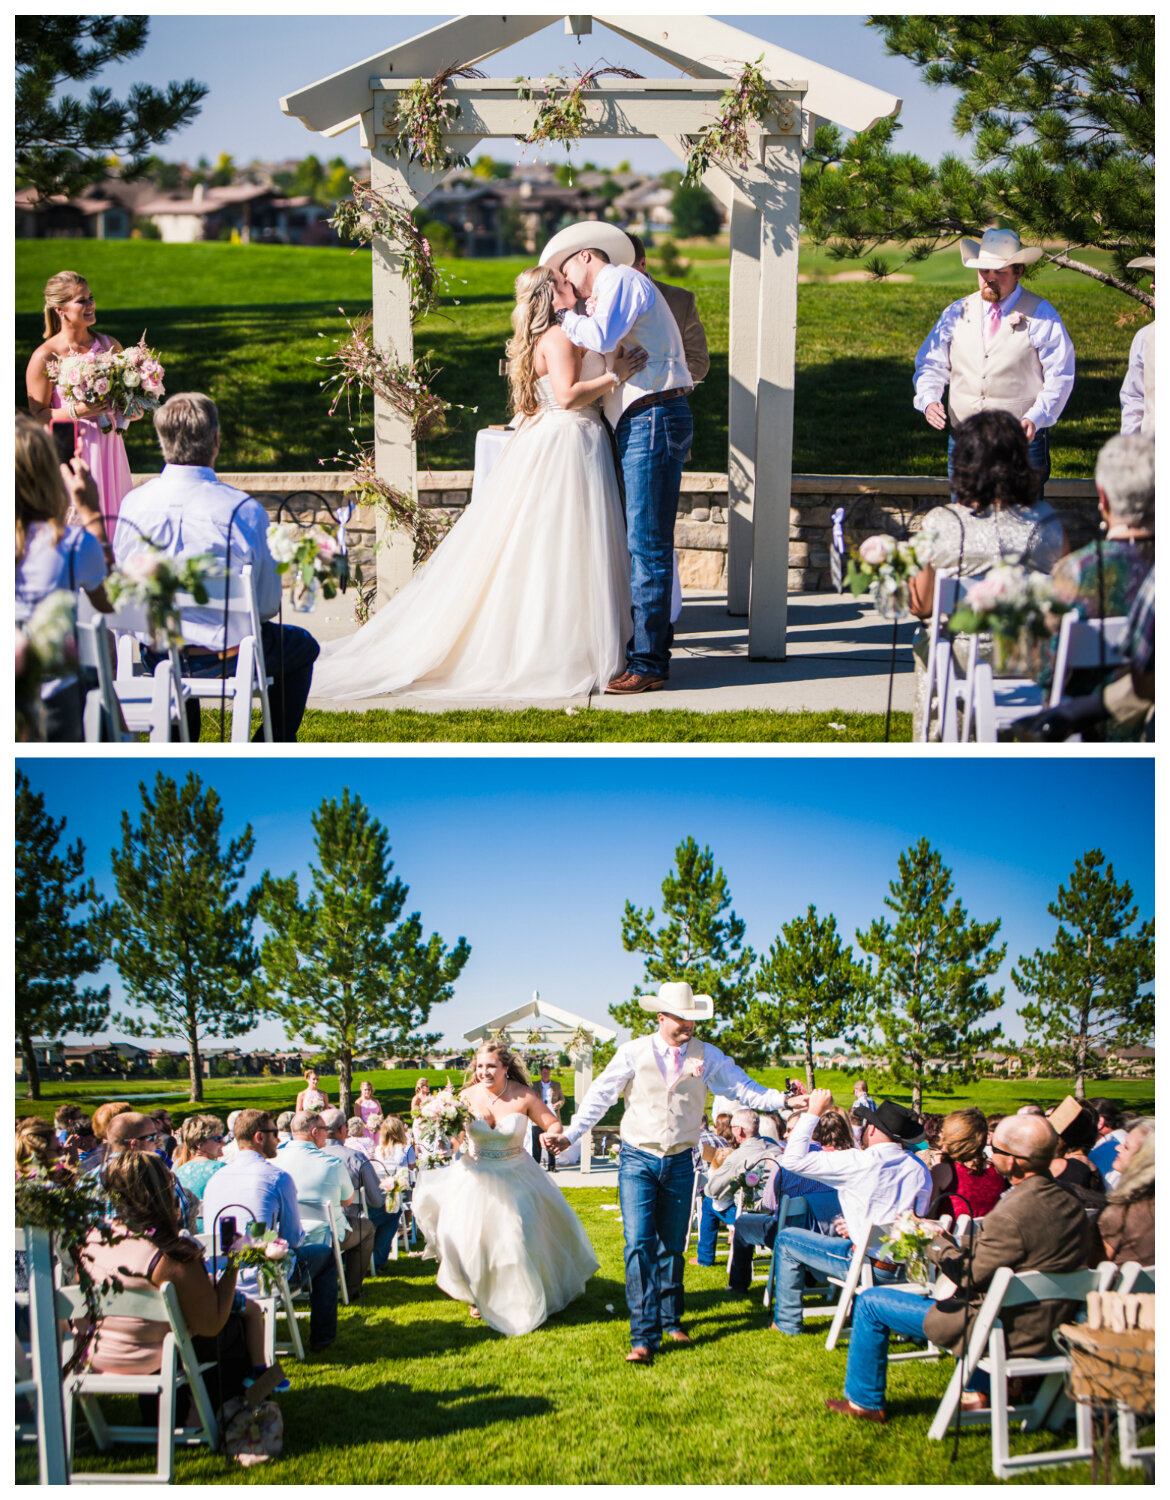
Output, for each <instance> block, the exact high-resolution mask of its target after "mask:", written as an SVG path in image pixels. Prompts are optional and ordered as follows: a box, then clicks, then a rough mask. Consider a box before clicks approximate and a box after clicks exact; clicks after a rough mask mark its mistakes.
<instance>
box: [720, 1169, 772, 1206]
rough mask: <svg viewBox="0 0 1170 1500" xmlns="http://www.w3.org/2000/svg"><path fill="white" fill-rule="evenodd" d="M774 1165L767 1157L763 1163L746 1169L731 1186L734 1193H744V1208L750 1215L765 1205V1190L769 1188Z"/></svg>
mask: <svg viewBox="0 0 1170 1500" xmlns="http://www.w3.org/2000/svg"><path fill="white" fill-rule="evenodd" d="M774 1165H775V1163H773V1162H770V1161H769V1160H768V1159H767V1157H765V1158H764V1160H763V1161H758V1162H756V1163H755V1164H754V1165H753V1166H750V1167H747V1168H745V1170H744V1171H742V1172H740V1174H739V1175H738V1176H737V1177H736V1179H735V1181H734V1182H733V1183H732V1184H731V1190H732V1192H734V1193H738V1192H742V1193H743V1206H744V1209H745V1210H746V1211H747V1212H748V1213H751V1212H753V1211H755V1210H758V1209H759V1208H760V1205H761V1204H762V1203H763V1199H764V1190H765V1189H766V1188H767V1186H768V1181H769V1179H770V1178H771V1175H772V1167H773V1166H774Z"/></svg>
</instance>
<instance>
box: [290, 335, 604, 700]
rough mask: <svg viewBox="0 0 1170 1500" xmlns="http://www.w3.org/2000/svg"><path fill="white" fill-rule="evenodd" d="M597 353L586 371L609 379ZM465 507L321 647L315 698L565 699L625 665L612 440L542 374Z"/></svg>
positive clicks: (592, 415) (593, 414) (591, 412)
mask: <svg viewBox="0 0 1170 1500" xmlns="http://www.w3.org/2000/svg"><path fill="white" fill-rule="evenodd" d="M603 369H604V362H603V361H602V360H601V357H600V356H599V355H594V354H588V355H586V357H585V360H584V361H583V364H582V370H581V377H582V379H591V378H593V377H595V376H597V375H599V374H601V373H602V371H603ZM537 395H538V397H539V401H540V410H539V412H538V413H537V414H536V415H535V416H534V417H530V418H528V419H527V420H526V421H525V422H524V423H523V424H522V425H521V426H520V427H519V428H518V430H517V431H516V432H515V433H514V434H513V435H512V437H511V438H510V439H509V440H508V442H507V444H506V445H505V447H504V450H503V452H502V453H501V454H500V456H499V459H498V460H497V462H496V465H495V467H494V468H493V470H492V472H491V474H490V476H489V477H488V480H487V482H486V485H485V487H484V489H483V491H482V492H481V494H480V495H479V497H478V498H477V499H476V500H475V502H474V503H473V504H472V505H470V506H468V508H467V512H466V514H465V515H464V516H463V517H461V519H460V520H459V521H458V522H457V523H456V525H455V526H454V527H453V529H452V530H451V531H450V533H449V534H448V535H447V536H446V537H445V538H444V539H443V541H442V542H441V543H440V544H439V546H438V548H437V549H436V550H435V552H434V554H433V555H432V556H431V557H430V558H429V559H428V560H427V561H426V562H425V563H424V564H423V566H422V567H421V568H419V570H418V572H417V573H416V574H415V576H414V577H413V578H412V579H411V581H410V583H409V584H407V586H406V587H405V588H404V589H403V590H402V591H401V592H400V593H398V594H396V595H395V596H394V598H393V599H391V600H389V601H388V602H387V603H386V604H384V605H383V606H382V607H381V608H380V609H379V610H378V612H377V614H376V615H375V616H374V618H373V619H372V620H371V621H370V622H369V624H368V625H366V626H365V627H364V628H363V629H361V630H359V631H358V633H357V634H356V635H355V636H353V637H351V638H350V639H349V640H348V641H346V642H344V643H343V644H342V645H340V646H339V647H337V648H333V649H331V648H329V647H326V649H325V651H324V652H323V653H322V656H321V658H320V660H319V661H318V662H317V666H316V669H315V671H314V674H313V696H314V697H315V698H334V699H344V698H368V697H374V696H377V695H381V694H389V693H410V694H412V695H415V696H424V697H426V696H429V697H443V698H526V699H539V698H562V697H575V696H579V695H582V694H585V693H589V692H592V691H594V690H595V689H597V688H599V687H600V688H602V689H604V687H605V685H606V684H607V683H608V682H609V681H610V679H611V678H612V677H615V676H617V674H618V673H619V672H621V671H622V670H623V667H624V665H625V646H626V642H627V640H628V639H629V635H630V629H631V626H630V581H629V580H630V562H629V553H628V552H627V549H626V528H625V520H624V518H623V516H622V507H621V499H620V496H619V492H618V487H617V478H616V474H615V471H614V464H613V455H612V449H611V447H610V442H609V436H608V434H607V432H606V430H605V427H604V426H603V424H602V421H601V417H600V415H599V414H598V411H597V410H596V408H595V407H586V408H585V409H584V410H582V411H572V412H570V411H565V410H563V409H562V408H561V407H560V406H558V404H557V401H556V398H555V397H554V395H553V393H552V384H551V382H550V380H549V378H548V377H547V376H544V377H542V378H541V380H540V381H539V382H538V384H537Z"/></svg>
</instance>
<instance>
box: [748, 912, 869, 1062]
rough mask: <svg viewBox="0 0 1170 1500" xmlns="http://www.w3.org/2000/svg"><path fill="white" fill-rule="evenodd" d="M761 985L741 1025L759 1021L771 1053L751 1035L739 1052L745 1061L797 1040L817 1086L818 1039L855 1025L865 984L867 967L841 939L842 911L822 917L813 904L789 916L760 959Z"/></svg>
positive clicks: (761, 1058)
mask: <svg viewBox="0 0 1170 1500" xmlns="http://www.w3.org/2000/svg"><path fill="white" fill-rule="evenodd" d="M756 987H757V990H758V991H760V993H758V994H757V995H756V996H755V998H754V999H753V1000H752V1001H751V1003H750V1004H749V1006H748V1009H747V1015H746V1017H745V1020H744V1022H741V1023H739V1028H738V1029H739V1030H740V1032H741V1033H744V1032H745V1030H746V1026H749V1025H750V1026H751V1027H753V1028H754V1031H755V1034H756V1035H757V1036H759V1037H761V1038H763V1039H765V1040H767V1042H768V1054H766V1055H756V1054H754V1053H753V1051H752V1048H751V1046H750V1039H749V1038H748V1037H747V1036H744V1039H743V1040H741V1041H739V1043H738V1045H737V1047H736V1049H735V1057H736V1058H737V1059H738V1060H739V1061H740V1062H741V1064H742V1065H743V1066H745V1067H746V1066H748V1065H749V1064H752V1063H756V1064H759V1063H761V1062H765V1061H771V1055H770V1054H772V1053H774V1052H775V1050H776V1049H777V1047H779V1046H780V1045H781V1044H783V1045H784V1046H785V1047H790V1046H791V1045H792V1042H793V1041H794V1040H796V1041H798V1042H799V1045H800V1047H801V1048H802V1050H803V1052H804V1071H805V1080H806V1082H807V1084H808V1087H809V1088H810V1089H812V1088H813V1087H814V1086H815V1083H816V1076H815V1071H814V1068H813V1042H814V1041H815V1040H816V1039H817V1038H821V1039H825V1038H828V1037H839V1036H844V1035H845V1034H846V1032H847V1031H849V1030H850V1028H851V1027H852V1026H853V1024H854V1023H855V1021H856V1020H857V1018H858V1007H859V1002H860V999H861V996H862V995H863V993H864V988H865V970H864V969H863V968H862V966H861V965H860V964H858V963H857V962H856V960H855V959H854V957H853V952H852V949H850V948H848V947H846V946H845V945H844V944H843V943H842V942H841V938H840V935H839V933H838V932H837V919H836V917H834V916H833V915H832V914H831V913H830V915H829V916H827V917H825V918H823V919H822V918H820V917H818V916H817V909H816V907H815V906H810V907H809V909H808V913H807V915H805V916H803V917H795V918H794V919H793V920H792V921H791V922H785V923H784V924H783V925H782V926H781V928H780V936H779V937H778V938H776V940H775V941H774V942H773V944H772V946H771V948H769V950H768V952H767V954H766V955H765V957H764V958H763V960H762V961H761V963H760V967H759V969H758V971H757V972H756Z"/></svg>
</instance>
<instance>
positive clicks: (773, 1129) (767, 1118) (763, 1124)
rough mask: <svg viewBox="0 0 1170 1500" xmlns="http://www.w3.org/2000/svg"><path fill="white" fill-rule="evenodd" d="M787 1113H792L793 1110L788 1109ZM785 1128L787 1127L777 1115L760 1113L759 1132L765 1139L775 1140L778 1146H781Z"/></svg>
mask: <svg viewBox="0 0 1170 1500" xmlns="http://www.w3.org/2000/svg"><path fill="white" fill-rule="evenodd" d="M789 1113H790V1114H794V1113H795V1111H794V1110H790V1111H789ZM786 1129H787V1127H786V1126H785V1124H784V1121H783V1119H782V1118H781V1117H780V1116H779V1115H768V1114H762V1115H761V1116H760V1134H761V1135H762V1136H763V1137H764V1139H765V1140H767V1141H775V1142H776V1144H777V1145H778V1146H782V1145H783V1144H784V1136H785V1134H786Z"/></svg>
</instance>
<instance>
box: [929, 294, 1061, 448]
mask: <svg viewBox="0 0 1170 1500" xmlns="http://www.w3.org/2000/svg"><path fill="white" fill-rule="evenodd" d="M1040 302H1041V299H1040V298H1039V297H1037V295H1036V293H1035V292H1021V293H1020V297H1019V301H1018V302H1017V303H1016V305H1015V307H1013V308H1012V311H1011V312H1010V313H1009V314H1008V318H1010V317H1012V316H1013V315H1014V314H1016V313H1020V314H1022V316H1023V317H1025V318H1030V317H1031V316H1032V314H1033V313H1034V312H1035V311H1036V309H1037V308H1038V307H1039V306H1040ZM983 306H984V304H983V299H982V297H981V296H980V295H979V293H978V292H974V293H972V295H971V296H970V297H964V299H963V311H962V313H961V315H960V316H959V319H958V321H957V322H956V324H955V331H954V333H953V334H952V335H951V383H950V393H949V396H948V405H949V409H950V417H951V426H952V427H954V426H955V425H956V423H958V422H965V421H966V420H967V418H968V417H970V416H974V414H975V413H976V412H977V411H1009V412H1011V414H1012V416H1013V417H1023V415H1024V413H1025V412H1026V411H1027V410H1028V408H1029V407H1030V406H1031V405H1032V403H1033V401H1035V399H1036V397H1037V396H1038V395H1039V394H1040V392H1041V390H1042V389H1043V388H1044V369H1043V366H1042V365H1041V363H1040V356H1039V355H1038V354H1037V353H1036V351H1035V349H1033V348H1032V345H1031V343H1030V342H1029V339H1028V332H1027V329H1026V328H1025V327H1024V325H1023V324H1022V323H1021V324H1019V325H1018V326H1016V327H1014V328H1013V327H1012V325H1011V324H1010V323H1009V322H1008V320H1007V318H1005V319H1004V320H1003V322H1002V323H1001V324H1000V328H999V332H998V333H997V334H996V336H995V338H994V339H992V341H991V347H990V348H989V349H985V348H984V347H983Z"/></svg>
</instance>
